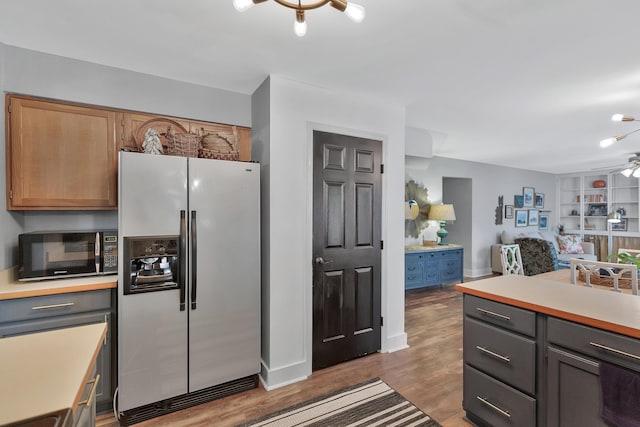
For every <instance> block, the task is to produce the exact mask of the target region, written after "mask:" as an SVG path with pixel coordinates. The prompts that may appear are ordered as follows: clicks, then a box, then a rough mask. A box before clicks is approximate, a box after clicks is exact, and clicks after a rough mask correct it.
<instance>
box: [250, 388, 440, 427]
mask: <svg viewBox="0 0 640 427" xmlns="http://www.w3.org/2000/svg"><path fill="white" fill-rule="evenodd" d="M241 426H242V427H263V426H264V427H294V426H296V427H302V426H312V427H320V426H322V427H347V426H349V427H375V426H384V427H419V426H420V427H439V426H440V424H438V423H437V422H436V421H434V420H433V419H431V418H430V417H429V416H428V415H427V414H425V413H424V412H422V411H421V410H420V409H418V408H416V407H415V406H414V405H413V404H412V403H411V402H409V401H407V400H406V399H405V398H404V397H402V396H401V395H400V394H399V393H397V392H396V391H395V390H394V389H392V388H391V387H389V386H388V385H387V384H385V383H384V382H383V381H382V380H380V379H379V378H375V379H372V380H369V381H366V382H364V383H361V384H357V385H354V386H351V387H347V388H345V389H342V390H338V391H335V392H333V393H329V394H326V395H324V396H321V397H318V398H316V399H313V400H309V401H306V402H303V403H301V404H298V405H295V406H292V407H290V408H287V409H285V410H282V411H279V412H276V413H273V414H269V415H267V416H265V417H262V418H260V419H258V420H255V421H252V422H250V423H247V424H242V425H241ZM238 427H240V426H238Z"/></svg>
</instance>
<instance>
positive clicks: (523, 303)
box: [456, 275, 640, 338]
mask: <svg viewBox="0 0 640 427" xmlns="http://www.w3.org/2000/svg"><path fill="white" fill-rule="evenodd" d="M456 289H457V290H458V291H460V292H463V293H465V294H470V295H475V296H478V297H481V298H486V299H490V300H493V301H498V302H502V303H505V304H509V305H513V306H516V307H521V308H524V309H527V310H531V311H535V312H538V313H543V314H547V315H549V316H553V317H558V318H561V319H566V320H570V321H573V322H577V323H581V324H584V325H588V326H593V327H596V328H600V329H604V330H607V331H611V332H615V333H618V334H622V335H627V336H630V337H634V338H640V296H635V295H629V294H623V293H618V292H611V291H610V290H604V289H597V288H589V287H585V286H581V285H573V284H568V283H563V282H559V281H554V280H546V279H541V278H536V277H535V276H520V275H506V276H496V277H492V278H489V279H484V280H477V281H473V282H467V283H462V284H458V285H456Z"/></svg>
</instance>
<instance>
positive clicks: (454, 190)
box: [442, 177, 474, 271]
mask: <svg viewBox="0 0 640 427" xmlns="http://www.w3.org/2000/svg"><path fill="white" fill-rule="evenodd" d="M442 201H443V203H450V204H452V205H453V208H454V210H455V213H456V220H455V221H453V222H452V223H447V226H446V229H447V231H448V232H449V235H448V236H447V240H448V241H449V242H450V243H457V244H459V245H462V246H464V247H465V248H469V249H470V248H472V247H473V239H472V237H473V215H474V212H473V180H472V179H470V178H447V177H443V178H442ZM464 269H465V270H466V271H470V270H471V256H470V254H466V253H465V257H464Z"/></svg>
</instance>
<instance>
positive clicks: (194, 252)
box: [191, 211, 198, 310]
mask: <svg viewBox="0 0 640 427" xmlns="http://www.w3.org/2000/svg"><path fill="white" fill-rule="evenodd" d="M197 236H198V230H197V227H196V211H191V310H195V309H196V297H197V294H196V291H197V277H198V240H197Z"/></svg>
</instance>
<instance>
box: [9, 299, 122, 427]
mask: <svg viewBox="0 0 640 427" xmlns="http://www.w3.org/2000/svg"><path fill="white" fill-rule="evenodd" d="M112 319H113V304H112V293H111V289H103V290H96V291H86V292H74V293H67V294H56V295H47V296H39V297H30V298H18V299H11V300H3V301H0V338H4V337H10V336H15V335H24V334H29V333H34V332H43V331H49V330H53V329H60V328H67V327H71V326H81V325H88V324H92V323H103V322H106V323H107V335H106V338H105V340H104V343H103V345H102V349H101V350H100V353H99V354H98V358H97V360H96V373H97V374H98V375H100V380H99V381H98V384H97V386H96V390H95V398H94V399H93V400H94V403H93V404H94V406H95V405H97V409H98V411H102V410H106V409H109V408H110V407H111V402H112V397H113V393H112V373H113V372H112V361H113V360H114V358H113V352H112V341H111V337H112V334H113V327H112V326H113V320H112ZM43 357H46V355H43ZM91 386H92V385H90V386H88V387H87V388H90V387H91ZM93 412H94V414H95V411H93ZM85 425H86V424H85ZM89 425H91V424H89Z"/></svg>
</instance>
